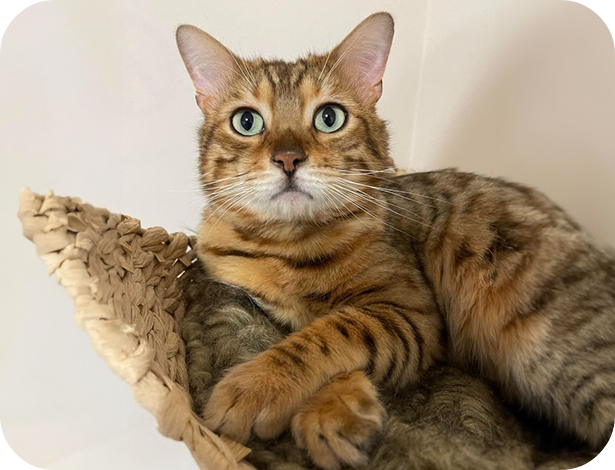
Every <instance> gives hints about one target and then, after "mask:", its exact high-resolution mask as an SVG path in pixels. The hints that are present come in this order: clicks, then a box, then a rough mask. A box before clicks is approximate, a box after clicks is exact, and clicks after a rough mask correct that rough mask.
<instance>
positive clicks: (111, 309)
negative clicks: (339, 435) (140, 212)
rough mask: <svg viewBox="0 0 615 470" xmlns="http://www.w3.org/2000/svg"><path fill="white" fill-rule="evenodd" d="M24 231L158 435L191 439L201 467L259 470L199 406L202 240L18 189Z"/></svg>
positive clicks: (73, 200) (81, 324)
mask: <svg viewBox="0 0 615 470" xmlns="http://www.w3.org/2000/svg"><path fill="white" fill-rule="evenodd" d="M18 216H19V219H20V220H21V223H22V225H23V234H24V236H26V237H27V238H28V239H29V240H31V241H32V242H34V244H35V245H36V251H37V253H38V255H39V256H40V257H41V259H42V260H43V262H44V263H45V265H46V266H47V270H48V271H49V274H55V276H56V279H57V281H58V283H59V284H60V285H62V286H63V287H64V288H65V289H66V291H67V292H68V294H69V295H70V296H71V297H72V298H73V300H74V301H75V322H76V323H77V325H78V326H79V327H80V328H82V329H83V330H85V331H86V332H87V333H88V334H89V335H90V338H91V340H92V344H93V346H94V348H95V350H96V351H97V352H98V353H99V354H100V355H101V356H102V357H103V358H104V359H105V361H106V362H107V365H108V366H109V368H110V369H111V370H112V371H113V372H115V373H116V374H117V375H119V376H120V377H121V378H122V379H123V380H124V381H125V382H126V383H128V385H130V387H131V389H132V391H133V394H134V396H135V399H136V400H137V402H138V403H139V404H140V405H141V406H142V407H143V408H145V409H146V410H148V411H149V412H150V413H152V414H153V415H154V416H155V417H156V420H157V421H158V430H159V431H160V433H161V434H162V435H164V436H166V437H169V438H171V439H175V440H177V441H183V442H184V443H185V444H186V445H187V446H188V448H189V449H190V452H191V453H192V456H193V457H194V459H195V460H196V462H197V464H198V466H199V468H201V469H203V470H218V469H220V470H222V469H241V470H244V469H251V468H253V467H252V466H251V465H249V464H248V463H247V462H245V461H243V458H244V457H245V456H246V455H247V454H248V453H249V452H250V449H248V448H247V447H244V446H242V445H241V444H238V443H237V442H234V441H231V440H230V439H227V438H224V437H218V436H217V435H216V434H215V433H213V432H212V431H210V430H209V429H207V428H206V427H205V426H204V425H203V423H202V421H201V420H200V418H199V417H198V416H197V415H195V414H194V413H193V411H192V407H191V400H190V396H189V394H188V377H187V372H186V352H185V347H184V344H183V342H182V340H181V338H180V336H179V327H178V321H179V320H180V319H181V318H182V316H183V315H184V301H183V295H182V282H183V280H185V279H186V278H187V277H188V276H189V275H190V266H191V265H192V262H193V261H194V259H195V254H194V252H193V251H192V247H193V246H194V239H193V238H189V237H188V236H186V235H185V234H183V233H173V234H168V233H167V232H166V230H164V229H163V228H161V227H153V228H149V229H143V228H141V223H140V221H139V220H137V219H133V218H132V217H127V216H123V215H117V214H112V213H111V212H109V211H108V210H106V209H99V208H96V207H93V206H91V205H89V204H84V203H83V202H81V200H80V199H79V198H69V197H58V196H55V195H54V194H53V192H51V191H49V192H47V194H45V196H40V195H38V194H34V193H32V192H30V190H28V189H23V190H22V191H21V192H20V194H19V213H18Z"/></svg>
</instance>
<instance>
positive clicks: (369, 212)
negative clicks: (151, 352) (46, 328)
mask: <svg viewBox="0 0 615 470" xmlns="http://www.w3.org/2000/svg"><path fill="white" fill-rule="evenodd" d="M182 28H183V29H182ZM392 28H393V26H392V20H391V18H390V16H389V15H388V14H384V13H381V14H376V15H372V16H371V17H369V18H368V19H367V20H365V21H364V22H363V23H362V24H361V25H359V26H358V27H357V28H356V29H355V30H354V31H353V32H352V33H351V34H350V35H349V36H348V38H347V39H346V40H344V41H343V42H342V43H341V44H340V45H339V46H338V47H337V48H335V49H334V50H333V51H332V52H331V54H328V55H310V56H308V57H307V58H305V59H300V60H298V61H296V62H292V63H289V62H282V61H268V60H264V59H258V60H253V61H244V60H242V59H240V58H238V57H236V56H234V55H232V54H231V53H230V52H228V51H227V50H226V49H224V48H223V46H221V45H220V44H219V43H217V41H215V40H214V39H213V38H211V37H210V36H208V35H206V34H205V33H202V32H199V31H198V30H197V31H195V28H193V27H181V28H180V30H179V31H178V41H179V44H180V51H182V55H183V57H184V60H185V61H186V64H187V66H188V70H189V72H190V73H191V76H192V78H193V81H194V83H195V87H196V89H197V102H198V103H199V106H200V107H201V109H202V110H203V113H204V116H205V121H204V124H203V126H202V129H201V133H200V141H201V144H200V151H201V159H200V171H201V180H202V183H203V187H204V191H205V193H206V195H207V196H208V197H209V199H210V204H209V205H208V206H207V208H206V210H205V213H204V217H203V223H202V225H201V227H200V229H199V239H198V251H199V255H200V258H201V260H202V262H203V263H204V265H205V266H206V269H207V270H208V271H209V273H210V274H211V276H213V278H215V279H217V280H218V281H219V282H221V283H225V284H228V285H231V286H235V287H237V288H239V289H241V290H242V291H243V292H245V293H246V294H247V295H248V296H249V298H250V299H251V301H253V302H254V303H255V305H256V306H258V308H259V309H262V310H263V311H265V312H267V314H268V315H269V316H270V318H271V319H272V321H274V322H276V323H278V324H281V325H286V326H287V327H288V328H289V329H290V331H291V332H290V334H289V335H288V336H287V337H286V338H285V339H284V340H282V341H280V342H276V343H275V344H273V343H272V345H271V347H269V348H268V349H267V350H265V351H264V352H262V353H260V354H258V355H256V356H255V357H254V358H252V359H250V360H249V361H248V362H244V363H240V364H237V365H234V367H233V368H232V369H231V370H230V371H229V372H228V374H227V375H226V376H225V377H224V378H223V379H222V380H221V382H220V383H219V384H218V385H217V386H216V388H215V389H214V391H213V393H212V394H211V397H210V398H209V401H208V402H207V404H206V405H205V408H204V412H203V414H204V418H205V421H206V423H207V424H208V425H209V426H210V427H211V428H212V429H215V430H216V431H218V432H220V433H223V434H227V435H229V436H231V437H233V438H234V439H237V440H239V441H242V442H246V441H247V440H248V439H249V438H250V436H251V435H254V434H255V435H257V436H259V437H261V438H274V437H276V436H278V435H279V434H280V433H281V432H282V431H284V430H285V429H287V428H288V427H289V425H290V422H291V420H293V417H294V418H295V419H294V421H293V430H294V435H295V438H296V439H297V442H298V443H299V444H301V445H303V446H306V447H307V450H308V453H309V454H310V455H311V457H312V458H313V460H314V461H315V462H316V463H319V464H320V465H321V466H323V467H324V468H332V469H333V468H338V467H339V466H340V465H342V464H350V465H358V464H360V463H362V462H364V460H363V459H364V457H365V454H364V453H363V452H362V450H361V449H364V448H367V447H369V444H370V443H371V442H373V437H374V433H375V432H377V431H378V430H379V428H380V427H381V424H382V423H383V420H382V419H381V413H380V408H379V407H378V406H377V402H374V401H373V400H375V397H376V396H375V389H374V388H373V385H372V384H377V385H378V386H380V387H382V388H389V389H393V390H400V389H401V388H403V387H406V386H407V385H408V384H411V383H416V382H417V381H419V380H420V378H421V377H422V376H423V375H424V374H425V373H426V371H428V370H429V369H430V368H431V367H432V366H434V364H436V363H438V362H440V361H444V360H447V361H449V362H450V363H452V364H455V365H457V366H458V367H461V368H470V369H473V370H476V371H478V372H480V374H482V375H483V376H484V377H485V378H487V379H490V380H492V381H494V382H495V383H496V384H498V386H499V387H500V389H501V391H502V393H503V394H504V395H505V396H506V397H507V398H508V399H509V400H511V401H513V402H515V403H517V404H519V405H521V406H523V407H526V408H527V409H528V410H529V411H530V412H531V413H533V414H534V415H536V416H540V417H544V418H546V419H548V420H550V421H552V422H553V423H554V424H555V425H556V426H557V427H558V428H559V429H561V430H563V431H565V432H568V433H571V434H573V435H575V436H577V437H578V438H580V439H582V440H584V441H586V442H588V443H589V444H590V445H592V446H594V447H599V446H601V445H604V443H605V442H606V440H607V439H608V436H609V435H610V433H611V431H612V428H613V421H614V416H615V393H614V390H615V360H614V358H615V356H614V352H615V253H614V252H613V250H611V249H609V248H606V247H602V246H600V245H599V244H598V243H597V242H596V241H595V240H593V239H592V238H591V236H590V235H588V234H587V233H586V232H585V231H583V230H582V229H581V227H579V225H578V224H577V223H576V222H574V221H573V220H572V219H571V218H570V217H569V216H568V215H567V214H566V213H565V212H564V211H563V210H562V209H560V208H559V207H557V206H556V205H555V204H554V203H553V202H551V201H550V200H549V199H547V198H546V197H545V196H543V195H542V194H540V193H539V192H537V191H535V190H533V189H530V188H527V187H525V186H522V185H517V184H513V183H509V182H506V181H503V180H500V179H490V178H484V177H481V176H477V175H473V174H468V173H462V172H457V171H453V170H448V171H439V172H432V173H419V174H411V175H405V176H394V175H391V174H390V173H388V171H389V170H390V169H391V168H392V167H393V161H392V159H391V157H390V156H389V153H388V136H387V132H386V127H385V124H384V123H383V121H382V120H381V119H380V118H379V117H378V115H377V113H376V110H375V104H376V102H377V99H378V98H379V96H380V93H381V91H382V84H381V78H382V74H383V73H384V63H386V57H387V56H388V47H390V40H391V38H392V31H393V29H392ZM199 41H201V42H202V43H203V44H204V46H203V47H202V48H200V46H199V44H200V43H199ZM211 51H214V52H211ZM208 54H209V55H208ZM212 54H213V55H212ZM210 55H211V56H212V57H210ZM201 58H207V60H209V61H211V63H213V64H214V65H212V66H211V67H214V66H215V67H217V68H216V69H215V72H216V74H215V75H212V74H207V73H203V71H202V70H201V67H206V65H204V64H200V62H199V61H200V60H201ZM216 64H217V65H216ZM220 64H222V65H220ZM328 103H335V104H336V105H340V106H342V107H343V109H344V110H345V111H346V113H347V121H346V122H345V123H344V126H343V127H342V128H341V129H340V130H339V131H337V132H334V133H331V134H328V133H323V132H319V131H318V130H317V129H315V127H314V124H313V122H314V115H315V113H316V112H317V111H318V109H320V108H321V107H322V106H324V105H326V104H328ZM244 108H249V109H252V110H256V111H257V112H258V113H259V114H260V115H261V116H262V118H263V121H264V123H265V128H264V130H263V131H262V132H260V133H259V134H257V135H254V136H251V137H246V136H243V135H240V134H239V133H238V132H236V131H235V130H234V129H233V127H232V124H231V117H232V116H233V114H234V113H235V112H237V110H238V109H244ZM280 152H285V153H292V154H297V155H301V156H302V160H301V161H300V164H299V163H297V168H296V169H295V170H294V172H293V173H292V174H288V173H286V174H285V172H283V171H280V168H279V167H278V166H277V165H276V162H275V158H274V157H275V156H276V155H277V154H279V153H280ZM209 326H210V327H211V326H212V325H209ZM188 346H189V347H190V342H189V343H188ZM192 369H193V370H194V367H193V368H192ZM357 374H359V375H357ZM368 377H369V380H367V378H368ZM331 390H335V394H336V395H338V396H347V397H349V398H347V399H345V400H351V401H352V400H353V398H352V397H354V400H359V397H364V399H363V402H364V403H368V402H370V400H371V402H370V403H372V406H371V410H372V411H373V413H372V414H371V415H370V413H368V415H369V416H372V418H371V421H370V422H372V423H376V425H375V426H374V432H373V433H372V432H368V433H363V434H361V433H358V434H357V433H356V432H354V431H352V430H353V429H356V426H355V425H356V423H354V424H355V425H353V423H350V424H349V425H347V426H346V425H344V426H342V425H340V427H339V429H337V428H336V432H335V433H333V434H330V435H327V432H325V431H324V429H325V428H323V431H322V437H318V436H317V437H316V438H314V437H313V436H311V437H310V435H306V434H305V432H303V431H302V430H304V429H306V426H307V427H309V426H308V425H306V424H305V423H306V422H308V421H309V422H312V421H313V420H314V419H316V420H317V415H316V418H315V417H314V416H315V415H314V413H316V412H315V411H314V410H318V409H320V408H319V407H321V408H322V417H321V419H326V420H327V422H339V423H346V422H347V421H348V419H350V418H348V416H349V415H346V414H345V413H347V410H348V406H345V407H340V408H339V409H338V410H337V411H336V413H337V418H332V417H331V416H332V415H331V413H332V411H331V409H332V408H331V403H332V401H331V399H329V398H328V397H329V395H331V394H332V392H331ZM341 390H346V391H345V392H343V391H341ZM365 397H368V398H365ZM343 401H344V400H342V402H343ZM359 401H360V400H359ZM348 403H350V402H348ZM353 403H354V402H353ZM374 403H375V404H374ZM353 406H354V405H353ZM351 408H352V407H351ZM325 416H327V418H325ZM352 416H354V418H353V419H357V420H359V419H364V418H365V416H363V417H361V413H354V414H352ZM302 420H303V421H302ZM310 420H312V421H310ZM304 421H305V422H304ZM327 429H329V428H327ZM357 436H360V437H357ZM323 442H324V444H323ZM323 449H328V450H327V451H326V452H325V451H324V450H323ZM353 449H354V450H353Z"/></svg>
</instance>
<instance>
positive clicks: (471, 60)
mask: <svg viewBox="0 0 615 470" xmlns="http://www.w3.org/2000/svg"><path fill="white" fill-rule="evenodd" d="M522 3H523V1H519V0H513V1H507V0H506V1H493V0H473V1H472V2H465V1H464V2H459V1H455V0H431V1H430V2H429V10H428V17H427V28H426V41H425V56H424V58H423V62H422V65H421V78H420V91H419V101H418V105H417V112H416V114H415V122H416V128H415V133H414V139H413V143H412V147H411V154H410V157H409V158H408V159H406V160H404V164H406V165H408V166H409V167H412V168H416V169H433V168H442V167H449V166H456V167H459V168H461V169H464V170H468V171H475V172H478V173H482V174H487V175H493V176H505V177H507V178H509V179H512V180H515V181H520V182H523V183H526V184H529V185H532V186H534V187H537V188H539V189H541V190H542V191H544V192H545V193H546V194H548V195H549V196H550V197H551V198H553V199H554V200H555V201H556V202H557V203H559V204H560V205H562V206H564V207H565V208H566V209H568V210H569V211H570V212H571V213H572V214H573V216H574V217H575V218H577V219H578V220H579V221H580V222H581V223H582V224H583V225H584V226H585V227H587V229H589V230H590V231H591V232H592V233H594V234H595V235H596V236H597V237H599V238H600V239H602V240H604V241H607V242H609V243H611V244H615V211H614V210H613V201H615V132H614V131H615V128H614V125H615V60H614V59H615V55H614V54H615V53H614V49H613V38H612V36H611V34H610V32H609V30H608V28H607V27H606V25H605V24H604V23H603V22H602V20H600V18H599V17H597V16H596V15H595V14H594V13H593V12H592V11H591V10H588V9H587V8H585V7H584V6H581V5H579V4H577V3H573V2H565V1H555V2H549V3H548V5H547V6H543V7H540V3H541V2H535V1H534V2H529V4H528V5H526V6H525V7H524V8H520V7H519V5H521V4H522Z"/></svg>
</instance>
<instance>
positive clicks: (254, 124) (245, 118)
mask: <svg viewBox="0 0 615 470" xmlns="http://www.w3.org/2000/svg"><path fill="white" fill-rule="evenodd" d="M231 124H232V126H233V129H235V131H237V132H238V133H240V134H241V135H245V136H248V137H250V136H253V135H256V134H260V133H261V132H263V131H264V130H265V122H264V121H263V118H262V117H261V115H260V114H258V113H257V112H256V111H254V110H253V109H246V108H243V109H239V110H237V111H235V114H233V117H232V118H231Z"/></svg>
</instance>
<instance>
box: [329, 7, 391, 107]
mask: <svg viewBox="0 0 615 470" xmlns="http://www.w3.org/2000/svg"><path fill="white" fill-rule="evenodd" d="M394 29H395V26H394V23H393V17H392V16H391V15H390V14H389V13H386V12H380V13H374V14H373V15H371V16H368V17H367V18H366V19H365V20H363V21H362V22H361V23H360V24H359V25H358V26H357V27H356V28H355V29H353V30H352V32H351V33H350V34H349V35H348V36H346V38H345V39H344V40H343V41H342V42H341V43H340V44H339V45H338V46H337V47H336V48H335V49H333V52H331V57H330V58H329V61H330V63H331V64H337V65H334V66H335V67H336V68H337V69H338V70H339V72H340V73H341V74H342V75H343V76H344V77H345V78H346V79H347V80H349V81H350V82H351V83H352V84H353V85H354V86H356V87H357V88H358V89H359V90H360V91H361V92H362V94H363V96H364V97H365V99H366V100H368V101H373V102H376V101H377V100H378V99H379V98H380V96H381V95H382V76H383V75H384V69H385V67H386V63H387V59H388V58H389V52H390V50H391V43H392V42H393V33H394Z"/></svg>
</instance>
